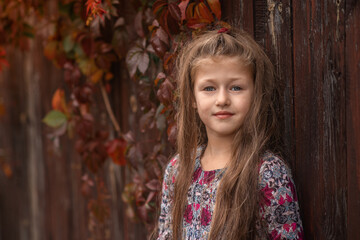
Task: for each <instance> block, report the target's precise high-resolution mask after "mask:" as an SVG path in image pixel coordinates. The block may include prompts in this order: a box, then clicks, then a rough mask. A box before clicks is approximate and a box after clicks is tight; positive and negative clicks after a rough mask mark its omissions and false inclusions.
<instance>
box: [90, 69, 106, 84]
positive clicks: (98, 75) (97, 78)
mask: <svg viewBox="0 0 360 240" xmlns="http://www.w3.org/2000/svg"><path fill="white" fill-rule="evenodd" d="M103 74H104V71H103V70H101V69H99V70H97V71H96V72H94V73H93V74H92V75H91V77H90V80H91V82H93V83H98V82H99V81H100V80H101V78H102V77H103Z"/></svg>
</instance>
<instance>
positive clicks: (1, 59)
mask: <svg viewBox="0 0 360 240" xmlns="http://www.w3.org/2000/svg"><path fill="white" fill-rule="evenodd" d="M5 56H6V51H5V49H4V48H3V47H1V46H0V72H1V71H2V70H3V66H6V67H9V62H8V61H7V60H6V58H5Z"/></svg>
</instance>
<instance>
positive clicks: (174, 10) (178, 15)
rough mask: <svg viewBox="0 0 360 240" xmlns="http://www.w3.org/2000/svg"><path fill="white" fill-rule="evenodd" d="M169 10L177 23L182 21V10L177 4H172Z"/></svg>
mask: <svg viewBox="0 0 360 240" xmlns="http://www.w3.org/2000/svg"><path fill="white" fill-rule="evenodd" d="M168 8H169V12H170V14H171V16H172V17H173V18H174V19H175V20H176V21H180V20H181V10H180V8H179V6H178V5H176V3H170V4H169V6H168Z"/></svg>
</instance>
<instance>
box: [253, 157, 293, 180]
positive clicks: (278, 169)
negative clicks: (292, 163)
mask: <svg viewBox="0 0 360 240" xmlns="http://www.w3.org/2000/svg"><path fill="white" fill-rule="evenodd" d="M291 179H292V175H291V170H290V168H289V167H288V165H287V164H286V163H285V161H284V160H283V159H282V158H281V157H279V156H277V155H275V154H274V153H272V152H270V151H266V152H265V153H264V154H263V155H262V157H261V161H260V168H259V185H260V187H265V186H266V185H268V186H269V185H271V186H274V185H282V184H286V183H288V182H289V181H292V180H291Z"/></svg>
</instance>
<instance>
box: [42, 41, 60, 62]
mask: <svg viewBox="0 0 360 240" xmlns="http://www.w3.org/2000/svg"><path fill="white" fill-rule="evenodd" d="M57 46H58V44H57V42H56V41H50V42H48V43H47V44H46V46H45V49H44V55H45V57H47V58H48V59H50V60H52V59H54V58H55V57H56V51H57Z"/></svg>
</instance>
